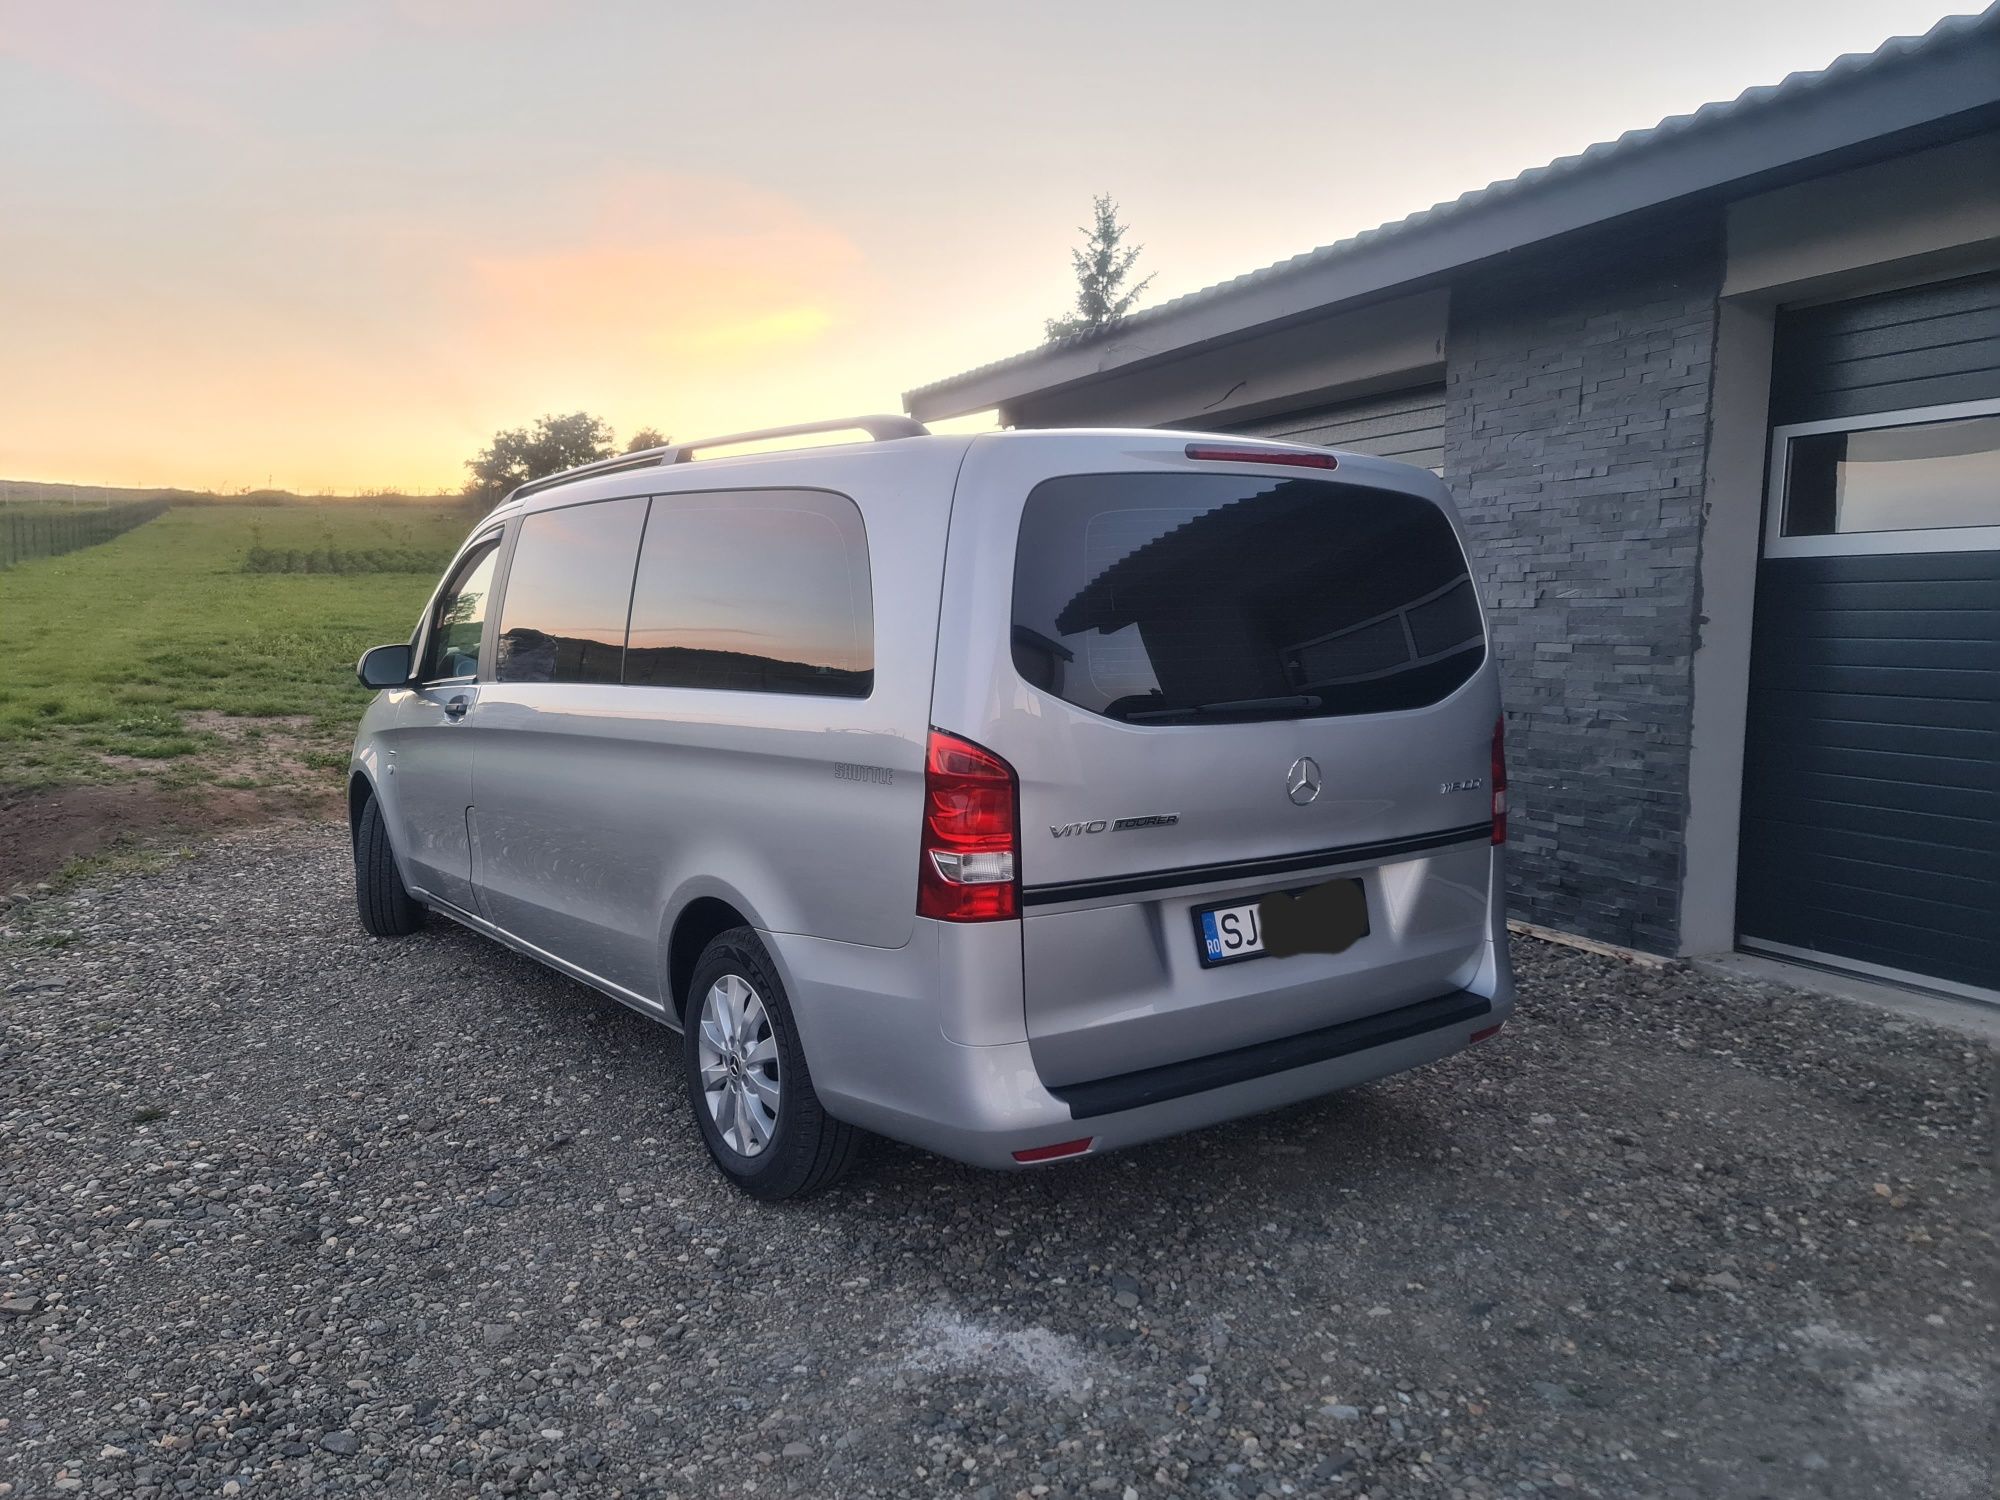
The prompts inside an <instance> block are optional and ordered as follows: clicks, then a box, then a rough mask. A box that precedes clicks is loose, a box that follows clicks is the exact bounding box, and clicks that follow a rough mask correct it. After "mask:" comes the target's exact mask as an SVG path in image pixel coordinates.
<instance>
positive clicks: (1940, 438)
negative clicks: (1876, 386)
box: [1779, 410, 2000, 552]
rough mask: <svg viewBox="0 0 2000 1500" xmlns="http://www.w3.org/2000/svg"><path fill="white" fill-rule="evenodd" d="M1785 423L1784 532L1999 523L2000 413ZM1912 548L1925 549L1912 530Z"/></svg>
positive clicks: (1782, 434) (1808, 534)
mask: <svg viewBox="0 0 2000 1500" xmlns="http://www.w3.org/2000/svg"><path fill="white" fill-rule="evenodd" d="M1924 415H1925V414H1924V413H1921V412H1920V413H1914V414H1909V413H1894V414H1890V415H1887V416H1879V417H1866V418H1860V419H1857V420H1856V421H1854V422H1852V423H1849V424H1845V425H1843V424H1841V423H1836V422H1808V423H1803V424H1800V426H1799V427H1795V428H1789V429H1787V428H1781V429H1779V435H1780V446H1781V447H1782V448H1783V449H1784V457H1783V463H1784V469H1783V473H1784V510H1783V521H1784V525H1783V529H1782V531H1781V532H1780V533H1779V535H1780V536H1783V537H1819V536H1848V535H1852V534H1854V533H1857V532H1895V531H1905V532H1924V531H1941V530H1946V529H1951V528H1957V527H1971V526H1978V527H1988V526H2000V410H1995V411H1990V412H1985V413H1975V414H1971V415H1967V416H1961V417H1956V418H1949V419H1942V420H1930V421H1925V420H1922V418H1923V416H1924ZM1909 540H1910V545H1909V547H1908V548H1907V549H1900V550H1908V551H1911V552H1919V551H1923V550H1925V547H1924V541H1925V539H1924V538H1923V537H1921V536H1913V537H1911V538H1910V539H1909Z"/></svg>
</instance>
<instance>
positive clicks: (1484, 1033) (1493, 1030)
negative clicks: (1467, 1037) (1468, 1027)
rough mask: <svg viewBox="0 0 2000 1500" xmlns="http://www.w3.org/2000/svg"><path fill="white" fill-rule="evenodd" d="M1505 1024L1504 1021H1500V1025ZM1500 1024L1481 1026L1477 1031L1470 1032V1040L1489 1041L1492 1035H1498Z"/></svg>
mask: <svg viewBox="0 0 2000 1500" xmlns="http://www.w3.org/2000/svg"><path fill="white" fill-rule="evenodd" d="M1506 1024H1507V1023H1506V1022H1505V1021H1502V1022H1501V1023H1500V1026H1505V1025H1506ZM1500 1026H1485V1027H1481V1028H1480V1029H1479V1030H1478V1031H1475V1032H1473V1033H1472V1040H1474V1041H1475V1042H1488V1041H1491V1040H1492V1039H1493V1038H1494V1037H1496V1036H1498V1035H1500Z"/></svg>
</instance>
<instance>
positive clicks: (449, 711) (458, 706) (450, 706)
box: [444, 693, 472, 719]
mask: <svg viewBox="0 0 2000 1500" xmlns="http://www.w3.org/2000/svg"><path fill="white" fill-rule="evenodd" d="M470 707H472V700H471V699H470V698H468V697H466V696H465V694H463V693H460V694H459V695H458V696H457V697H456V698H447V699H445V703H444V716H445V717H446V718H447V719H462V718H464V717H465V711H466V710H467V709H468V708H470Z"/></svg>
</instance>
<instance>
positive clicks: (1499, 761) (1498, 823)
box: [1493, 714, 1507, 844]
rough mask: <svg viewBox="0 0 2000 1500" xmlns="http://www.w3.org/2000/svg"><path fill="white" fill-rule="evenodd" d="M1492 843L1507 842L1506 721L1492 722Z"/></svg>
mask: <svg viewBox="0 0 2000 1500" xmlns="http://www.w3.org/2000/svg"><path fill="white" fill-rule="evenodd" d="M1493 842H1494V843H1496V844H1504V843H1506V842H1507V719H1506V716H1505V715H1504V714H1503V715H1502V716H1501V717H1499V718H1497V719H1495V720H1494V721H1493Z"/></svg>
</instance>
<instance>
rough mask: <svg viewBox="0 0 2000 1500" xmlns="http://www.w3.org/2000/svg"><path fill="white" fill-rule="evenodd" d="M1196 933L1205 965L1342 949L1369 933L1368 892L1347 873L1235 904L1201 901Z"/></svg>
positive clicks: (1195, 918)
mask: <svg viewBox="0 0 2000 1500" xmlns="http://www.w3.org/2000/svg"><path fill="white" fill-rule="evenodd" d="M1267 918H1268V919H1269V921H1270V923H1271V927H1270V930H1269V931H1267V930H1266V919H1267ZM1194 935H1195V943H1196V951H1197V952H1198V953H1199V954H1200V955H1201V966H1202V967H1203V968H1204V969H1212V968H1214V967H1215V966H1216V965H1217V964H1233V963H1236V962H1237V961H1239V960H1241V959H1245V958H1263V957H1264V956H1265V955H1266V954H1269V955H1270V956H1271V957H1273V958H1283V957H1285V956H1287V955H1289V954H1294V953H1344V952H1346V951H1347V950H1348V949H1349V948H1351V947H1353V946H1354V944H1355V943H1356V942H1358V941H1359V940H1360V939H1362V938H1364V937H1366V936H1368V896H1367V892H1366V891H1365V890H1363V888H1362V885H1361V882H1360V881H1359V880H1356V879H1354V878H1353V877H1352V876H1349V877H1347V878H1346V879H1342V880H1328V881H1325V882H1323V883H1322V884H1319V885H1311V886H1307V887H1306V888H1305V889H1304V890H1300V891H1272V892H1269V893H1267V894H1265V895H1263V896H1260V897H1258V898H1257V899H1256V900H1255V901H1239V902H1238V903H1237V904H1236V905H1234V906H1209V907H1197V908H1195V912H1194Z"/></svg>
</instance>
